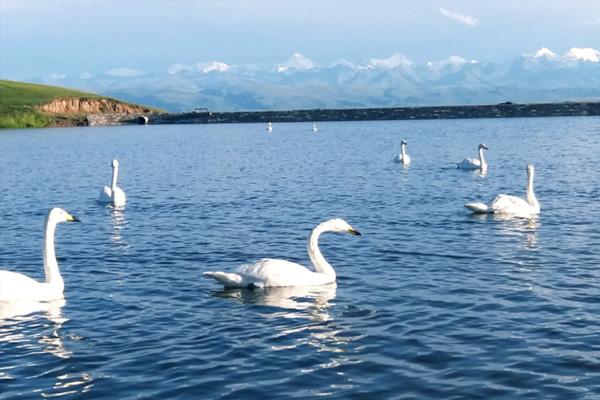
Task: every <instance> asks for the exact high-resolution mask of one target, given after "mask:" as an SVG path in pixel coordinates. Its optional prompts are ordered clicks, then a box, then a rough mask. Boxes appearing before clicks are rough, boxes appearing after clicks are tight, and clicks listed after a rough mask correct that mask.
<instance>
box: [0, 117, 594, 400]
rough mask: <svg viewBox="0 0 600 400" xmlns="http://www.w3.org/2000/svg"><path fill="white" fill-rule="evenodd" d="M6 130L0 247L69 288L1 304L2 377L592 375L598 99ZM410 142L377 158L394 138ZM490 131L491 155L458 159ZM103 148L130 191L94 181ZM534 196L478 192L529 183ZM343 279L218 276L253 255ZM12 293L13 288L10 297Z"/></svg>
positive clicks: (579, 378) (76, 387)
mask: <svg viewBox="0 0 600 400" xmlns="http://www.w3.org/2000/svg"><path fill="white" fill-rule="evenodd" d="M319 127H320V131H319V132H316V133H315V132H312V123H310V124H309V123H289V124H283V123H281V124H274V125H273V132H272V133H268V132H266V130H265V126H264V125H262V124H239V125H164V126H121V127H102V128H68V129H44V130H18V131H17V130H5V131H0V165H1V167H0V268H2V269H10V270H15V271H19V272H22V273H24V274H27V275H29V276H32V277H34V278H36V279H43V273H44V272H43V257H42V238H43V223H44V216H45V214H46V212H47V210H48V209H49V208H51V207H54V206H60V207H63V208H64V209H66V210H67V211H69V212H71V213H73V214H74V215H77V216H78V217H79V218H80V219H81V220H82V221H83V223H82V224H62V225H60V226H59V227H58V229H57V235H56V243H57V249H56V252H57V256H58V262H59V265H60V268H61V272H62V275H63V277H64V279H65V285H66V288H65V300H64V301H55V302H51V303H42V304H39V303H38V304H37V305H35V306H33V305H32V306H27V305H25V306H23V307H21V309H18V310H16V311H15V310H12V311H13V312H12V316H9V315H8V313H7V314H6V315H5V316H4V317H3V319H1V320H0V399H13V398H19V399H28V398H41V397H60V398H67V399H68V398H77V399H86V398H90V399H115V398H119V399H188V398H204V399H255V398H278V399H280V398H315V397H325V398H331V399H348V398H357V399H360V398H364V399H384V398H396V399H427V398H430V399H439V398H445V399H451V398H452V399H464V398H471V399H475V398H482V399H487V398H506V399H515V398H537V399H551V398H561V399H564V398H569V399H592V398H600V307H599V299H600V247H599V246H598V243H599V241H600V218H599V216H600V202H599V201H598V199H600V179H599V178H600V170H599V169H598V168H597V166H596V163H597V160H598V154H600V118H597V117H576V118H569V117H568V118H530V119H476V120H438V121H385V122H336V123H333V122H332V123H321V124H320V126H319ZM401 139H406V140H407V141H408V153H409V154H410V156H411V157H412V164H411V165H410V166H409V167H408V168H403V167H402V166H401V165H399V164H396V163H393V162H392V158H393V156H394V154H397V153H398V151H399V148H400V140H401ZM479 143H485V144H487V145H488V147H489V149H490V150H489V151H488V152H487V153H486V155H487V160H488V163H489V171H488V173H487V175H485V176H481V175H480V174H477V173H476V172H472V171H462V170H457V169H456V168H455V166H454V164H453V163H456V162H458V161H460V160H462V159H463V158H465V157H475V156H476V154H477V145H478V144H479ZM113 158H117V159H118V160H119V163H120V174H119V186H120V187H122V188H123V190H124V191H125V193H126V194H127V198H128V203H127V206H126V208H125V209H124V210H114V209H112V208H110V207H106V206H103V205H100V204H98V203H97V202H96V199H97V197H98V193H99V191H100V189H101V187H102V186H104V185H109V184H110V178H111V167H110V162H111V160H112V159H113ZM527 163H533V164H534V165H535V167H536V176H535V182H534V186H535V191H536V195H537V198H538V200H539V202H540V204H541V214H540V215H539V217H536V218H533V219H506V218H498V217H494V216H473V215H471V214H470V213H469V212H468V210H466V209H465V208H464V207H463V205H464V204H465V203H467V202H471V201H489V200H491V199H492V198H493V197H494V196H495V195H496V194H498V193H508V194H516V195H520V196H523V195H524V192H525V185H526V173H525V166H526V164H527ZM335 217H342V218H344V219H346V220H347V221H348V222H349V223H350V224H352V225H353V226H354V227H355V228H356V229H358V230H360V231H361V233H362V236H360V237H354V236H349V235H339V234H324V235H323V236H322V237H321V240H320V246H321V250H322V251H323V253H324V255H325V257H326V258H327V259H328V261H329V262H330V263H331V264H332V265H333V267H334V268H335V269H336V272H337V274H338V282H337V287H335V286H332V287H331V286H327V287H322V288H271V289H264V290H260V289H243V290H240V289H229V290H224V289H223V288H222V287H220V286H219V285H218V284H217V283H216V282H215V281H213V280H209V279H206V278H203V277H202V272H204V271H209V270H232V269H233V268H235V267H236V266H237V265H239V264H244V263H251V262H254V261H256V260H258V259H260V258H263V257H270V258H284V259H287V260H290V261H295V262H299V263H302V264H304V265H310V261H309V259H308V256H307V253H306V240H307V238H308V235H309V234H310V231H311V229H312V228H313V227H314V226H316V225H317V224H318V223H320V222H322V221H325V220H327V219H330V218H335ZM9 311H10V310H9Z"/></svg>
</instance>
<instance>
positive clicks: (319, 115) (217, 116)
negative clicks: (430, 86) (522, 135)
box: [129, 102, 600, 125]
mask: <svg viewBox="0 0 600 400" xmlns="http://www.w3.org/2000/svg"><path fill="white" fill-rule="evenodd" d="M596 115H600V102H563V103H527V104H516V103H510V102H507V103H500V104H487V105H474V106H464V105H463V106H427V107H385V108H384V107H381V108H348V109H304V110H284V111H230V112H217V111H212V112H211V111H204V112H188V113H164V114H153V115H147V117H148V122H147V123H148V124H150V125H162V124H225V123H253V122H254V123H260V122H262V123H267V122H313V121H319V122H320V121H386V120H387V121H391V120H424V119H473V118H524V117H525V118H530V117H574V116H596ZM129 118H131V116H130V117H129Z"/></svg>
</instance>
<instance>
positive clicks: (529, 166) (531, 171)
mask: <svg viewBox="0 0 600 400" xmlns="http://www.w3.org/2000/svg"><path fill="white" fill-rule="evenodd" d="M526 171H527V175H533V172H534V171H535V169H534V168H533V165H532V164H528V165H527V168H526Z"/></svg>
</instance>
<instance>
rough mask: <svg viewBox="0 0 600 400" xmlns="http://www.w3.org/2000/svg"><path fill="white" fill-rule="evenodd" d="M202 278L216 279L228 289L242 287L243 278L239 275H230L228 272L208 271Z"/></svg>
mask: <svg viewBox="0 0 600 400" xmlns="http://www.w3.org/2000/svg"><path fill="white" fill-rule="evenodd" d="M202 276H206V277H209V278H214V280H216V281H217V282H219V283H221V284H223V286H226V287H241V286H242V277H241V276H239V275H238V274H233V273H228V272H213V271H207V272H204V273H203V274H202Z"/></svg>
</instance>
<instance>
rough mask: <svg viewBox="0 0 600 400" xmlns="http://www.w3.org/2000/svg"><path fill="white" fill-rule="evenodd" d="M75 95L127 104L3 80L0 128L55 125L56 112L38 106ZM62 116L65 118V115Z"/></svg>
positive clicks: (72, 97) (75, 92)
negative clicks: (49, 111)
mask: <svg viewBox="0 0 600 400" xmlns="http://www.w3.org/2000/svg"><path fill="white" fill-rule="evenodd" d="M74 98H77V99H86V100H102V99H107V100H110V101H111V102H117V103H122V104H127V103H123V102H118V101H117V100H114V99H109V98H106V97H102V96H98V95H95V94H92V93H84V92H80V91H77V90H72V89H67V88H62V87H57V86H47V85H38V84H33V83H23V82H14V81H6V80H0V128H27V127H30V128H41V127H46V126H51V125H54V124H55V122H56V121H57V119H58V118H57V116H55V115H51V114H48V113H43V112H41V111H40V110H39V107H40V106H42V105H44V104H48V103H50V102H51V101H53V100H55V99H74ZM132 106H135V105H132ZM135 107H137V106H135ZM140 108H141V107H140ZM152 111H160V110H152ZM62 120H63V121H64V116H63V118H62Z"/></svg>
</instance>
